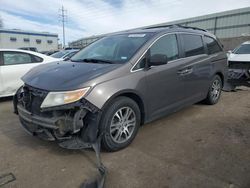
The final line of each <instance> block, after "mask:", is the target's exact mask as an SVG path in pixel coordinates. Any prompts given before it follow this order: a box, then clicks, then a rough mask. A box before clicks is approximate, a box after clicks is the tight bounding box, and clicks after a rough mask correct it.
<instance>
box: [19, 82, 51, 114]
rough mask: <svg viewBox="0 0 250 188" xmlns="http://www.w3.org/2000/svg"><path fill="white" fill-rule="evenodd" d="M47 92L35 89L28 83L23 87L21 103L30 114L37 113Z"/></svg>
mask: <svg viewBox="0 0 250 188" xmlns="http://www.w3.org/2000/svg"><path fill="white" fill-rule="evenodd" d="M47 94H48V92H47V91H45V90H41V89H37V88H34V87H31V86H29V85H25V86H24V87H23V96H22V103H23V106H24V107H25V109H26V110H28V111H29V112H31V113H32V114H37V115H39V114H40V113H41V112H40V106H41V104H42V102H43V100H44V99H45V97H46V96H47Z"/></svg>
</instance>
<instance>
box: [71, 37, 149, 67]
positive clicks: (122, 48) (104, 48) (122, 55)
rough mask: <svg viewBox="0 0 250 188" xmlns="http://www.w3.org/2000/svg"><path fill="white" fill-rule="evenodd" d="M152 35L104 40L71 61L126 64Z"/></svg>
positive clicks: (89, 47) (90, 46) (106, 38)
mask: <svg viewBox="0 0 250 188" xmlns="http://www.w3.org/2000/svg"><path fill="white" fill-rule="evenodd" d="M150 36H151V35H150V34H148V33H147V34H122V35H115V36H110V37H105V38H102V39H100V40H98V41H96V42H94V43H93V44H91V45H89V46H88V47H86V48H84V49H82V50H81V51H80V52H78V53H77V54H76V55H74V56H73V57H72V58H71V61H78V62H79V61H85V62H93V61H92V60H102V61H100V62H101V63H105V61H106V62H109V63H111V62H112V63H125V62H127V61H129V60H130V59H131V58H132V56H133V55H134V54H135V53H136V51H137V50H138V49H139V48H140V47H141V46H142V45H143V44H144V43H145V42H146V41H147V40H148V39H149V38H150ZM86 60H87V61H86Z"/></svg>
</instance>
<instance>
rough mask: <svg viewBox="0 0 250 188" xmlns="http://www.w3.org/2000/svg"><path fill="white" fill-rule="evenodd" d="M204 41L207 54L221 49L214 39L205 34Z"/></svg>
mask: <svg viewBox="0 0 250 188" xmlns="http://www.w3.org/2000/svg"><path fill="white" fill-rule="evenodd" d="M204 41H205V43H206V45H207V50H208V54H209V55H210V54H214V53H217V52H221V51H222V49H221V47H220V46H219V44H218V43H217V41H216V40H215V39H213V38H211V37H208V36H205V37H204Z"/></svg>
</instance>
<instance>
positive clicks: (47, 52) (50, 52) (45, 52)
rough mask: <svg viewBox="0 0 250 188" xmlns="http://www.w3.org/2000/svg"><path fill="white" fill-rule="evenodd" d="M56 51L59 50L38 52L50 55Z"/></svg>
mask: <svg viewBox="0 0 250 188" xmlns="http://www.w3.org/2000/svg"><path fill="white" fill-rule="evenodd" d="M58 51H59V50H49V51H41V52H40V53H42V54H45V55H49V56H50V55H52V54H54V53H56V52H58Z"/></svg>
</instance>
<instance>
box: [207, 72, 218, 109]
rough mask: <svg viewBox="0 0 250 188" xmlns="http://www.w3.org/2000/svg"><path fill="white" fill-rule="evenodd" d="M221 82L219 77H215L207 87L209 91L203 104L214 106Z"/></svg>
mask: <svg viewBox="0 0 250 188" xmlns="http://www.w3.org/2000/svg"><path fill="white" fill-rule="evenodd" d="M221 91H222V80H221V77H220V76H219V75H215V76H214V78H213V81H212V83H211V85H210V87H209V91H208V94H207V97H206V99H205V100H204V102H205V103H206V104H209V105H214V104H216V103H217V102H218V101H219V99H220V96H221Z"/></svg>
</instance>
